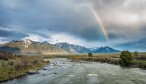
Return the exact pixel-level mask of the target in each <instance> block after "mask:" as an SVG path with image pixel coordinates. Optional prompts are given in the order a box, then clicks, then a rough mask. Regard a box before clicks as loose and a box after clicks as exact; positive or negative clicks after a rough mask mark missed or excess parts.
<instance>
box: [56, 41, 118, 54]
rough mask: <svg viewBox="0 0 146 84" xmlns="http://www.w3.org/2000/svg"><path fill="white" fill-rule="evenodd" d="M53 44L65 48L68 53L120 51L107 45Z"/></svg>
mask: <svg viewBox="0 0 146 84" xmlns="http://www.w3.org/2000/svg"><path fill="white" fill-rule="evenodd" d="M54 45H55V46H57V47H60V48H62V49H64V50H66V51H67V52H69V53H89V52H92V53H114V52H120V51H119V50H115V49H113V48H111V47H108V46H105V47H94V48H86V47H83V46H80V45H75V44H69V43H66V42H62V43H56V44H54Z"/></svg>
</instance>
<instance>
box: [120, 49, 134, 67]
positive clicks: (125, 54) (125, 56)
mask: <svg viewBox="0 0 146 84" xmlns="http://www.w3.org/2000/svg"><path fill="white" fill-rule="evenodd" d="M132 59H133V57H132V53H131V52H129V51H122V52H121V55H120V64H121V65H122V66H129V65H130V64H131V62H132Z"/></svg>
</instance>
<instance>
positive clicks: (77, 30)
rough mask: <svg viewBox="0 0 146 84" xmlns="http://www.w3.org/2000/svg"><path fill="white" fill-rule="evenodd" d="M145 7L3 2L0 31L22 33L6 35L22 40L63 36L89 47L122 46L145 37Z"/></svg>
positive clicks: (122, 0) (120, 2)
mask: <svg viewBox="0 0 146 84" xmlns="http://www.w3.org/2000/svg"><path fill="white" fill-rule="evenodd" d="M145 5H146V1H145V0H1V3H0V13H1V14H0V26H1V27H0V28H3V29H4V28H5V27H4V26H8V27H11V28H10V29H11V30H17V31H21V34H22V35H21V34H20V33H19V34H20V35H21V37H18V36H17V35H16V37H15V34H14V33H12V32H13V31H12V32H5V33H8V34H6V35H9V34H10V33H12V34H13V35H14V37H15V38H20V39H23V38H26V37H28V36H29V37H31V35H33V38H35V36H37V37H39V38H40V37H42V38H49V39H50V38H52V37H51V36H53V34H54V35H56V34H63V35H68V36H70V37H72V36H73V39H80V40H82V41H81V42H83V41H85V42H90V44H91V43H92V42H94V43H95V42H97V45H98V43H100V42H102V43H104V42H105V43H107V42H110V43H109V44H112V46H114V44H115V45H118V44H119V45H122V44H125V42H132V41H135V40H137V41H139V40H142V39H144V38H146V36H145V30H146V26H145V23H146V11H145V9H146V6H145ZM23 34H25V35H23ZM38 35H39V36H38ZM0 37H4V36H3V35H1V36H0ZM14 37H13V38H14ZM107 38H108V40H107ZM135 38H137V39H135ZM7 39H9V38H7ZM52 39H54V38H52ZM58 40H60V39H58ZM121 40H122V42H121ZM48 41H49V40H48ZM74 41H75V40H74ZM119 41H120V42H119ZM142 41H145V40H142ZM78 43H79V42H78ZM94 43H93V44H94ZM105 45H107V44H105Z"/></svg>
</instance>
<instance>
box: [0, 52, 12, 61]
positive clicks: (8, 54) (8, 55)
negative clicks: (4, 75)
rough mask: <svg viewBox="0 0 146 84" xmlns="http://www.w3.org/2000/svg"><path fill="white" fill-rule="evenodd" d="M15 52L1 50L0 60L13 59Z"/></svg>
mask: <svg viewBox="0 0 146 84" xmlns="http://www.w3.org/2000/svg"><path fill="white" fill-rule="evenodd" d="M13 57H14V54H13V53H11V52H5V51H0V60H8V59H12V58H13Z"/></svg>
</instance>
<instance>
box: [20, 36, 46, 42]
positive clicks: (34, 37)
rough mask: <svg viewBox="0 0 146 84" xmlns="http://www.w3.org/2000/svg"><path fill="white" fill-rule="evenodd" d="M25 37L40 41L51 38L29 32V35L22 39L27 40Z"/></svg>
mask: <svg viewBox="0 0 146 84" xmlns="http://www.w3.org/2000/svg"><path fill="white" fill-rule="evenodd" d="M25 39H30V40H32V41H38V42H43V41H48V40H49V38H44V37H42V36H40V35H37V34H29V36H27V37H25V38H23V39H22V40H25Z"/></svg>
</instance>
